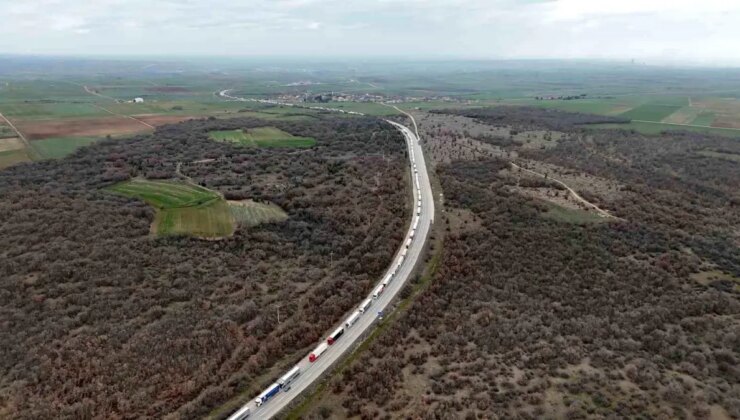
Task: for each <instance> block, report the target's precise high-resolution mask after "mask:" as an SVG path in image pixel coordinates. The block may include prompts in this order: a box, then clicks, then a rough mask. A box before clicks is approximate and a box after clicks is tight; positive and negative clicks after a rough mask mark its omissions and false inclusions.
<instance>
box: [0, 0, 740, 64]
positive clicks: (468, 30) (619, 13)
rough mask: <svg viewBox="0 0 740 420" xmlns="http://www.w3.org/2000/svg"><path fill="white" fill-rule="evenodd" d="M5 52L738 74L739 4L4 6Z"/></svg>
mask: <svg viewBox="0 0 740 420" xmlns="http://www.w3.org/2000/svg"><path fill="white" fill-rule="evenodd" d="M0 12H1V14H2V25H0V53H21V54H25V53H33V54H65V55H98V54H105V55H161V56H167V55H223V56H250V55H260V56H266V55H268V56H295V55H300V56H316V57H322V56H325V57H337V56H360V57H372V56H406V55H411V56H412V57H414V58H420V57H438V58H441V57H452V58H454V57H460V58H490V59H500V58H608V59H613V58H616V59H632V58H635V59H638V60H640V61H648V62H653V63H658V62H661V63H665V62H669V63H670V62H673V63H682V62H690V63H696V64H719V65H727V64H731V65H739V64H740V47H739V46H740V1H739V0H552V1H549V0H544V1H543V0H240V1H207V0H0Z"/></svg>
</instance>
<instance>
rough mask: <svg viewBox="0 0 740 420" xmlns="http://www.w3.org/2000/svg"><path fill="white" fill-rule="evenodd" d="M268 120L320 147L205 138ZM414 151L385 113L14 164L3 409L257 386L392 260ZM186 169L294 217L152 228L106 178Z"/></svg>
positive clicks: (186, 410) (189, 127) (1, 371)
mask: <svg viewBox="0 0 740 420" xmlns="http://www.w3.org/2000/svg"><path fill="white" fill-rule="evenodd" d="M266 125H270V126H274V127H276V128H279V129H280V130H283V131H285V132H287V133H290V134H292V135H295V136H299V137H310V138H313V139H316V144H315V145H314V146H313V147H311V148H305V149H289V148H264V149H263V148H239V147H235V146H234V145H231V144H228V143H219V142H215V141H213V140H211V139H210V138H209V135H208V133H209V132H212V131H217V130H248V129H251V128H256V127H263V126H266ZM404 154H405V147H404V140H403V137H402V136H401V134H400V133H399V132H398V131H397V130H396V129H394V128H393V127H391V126H390V125H388V124H386V123H383V122H381V121H379V120H376V119H371V118H344V119H342V118H333V117H329V116H324V117H318V118H313V119H311V120H307V121H292V122H287V121H271V122H270V123H269V124H266V123H265V122H264V121H261V120H257V119H253V118H238V119H231V120H217V119H213V118H210V119H206V120H192V121H188V122H184V123H180V124H176V125H169V126H163V127H160V128H158V129H157V130H156V132H155V133H154V134H152V135H147V136H137V137H135V138H132V139H127V140H115V141H113V140H108V141H101V142H98V143H96V144H94V145H91V146H90V147H86V148H83V149H80V150H78V151H77V152H75V153H73V154H72V155H70V156H69V157H67V158H64V159H61V160H57V161H43V162H35V163H31V164H22V165H17V166H14V167H12V168H9V169H6V170H4V171H1V172H0V197H2V200H0V244H1V245H0V320H2V321H0V354H2V357H1V358H0V417H2V418H27V419H39V418H75V419H77V418H107V419H115V418H163V417H165V416H169V418H197V417H202V416H203V415H204V414H206V413H208V412H209V411H210V410H211V409H213V408H214V407H216V406H220V405H221V404H223V403H224V402H225V401H227V400H229V399H231V398H233V397H234V396H236V395H237V394H240V393H244V396H245V397H246V398H250V397H253V395H254V394H256V393H257V392H259V391H258V390H260V389H261V388H262V387H263V386H264V385H265V382H267V381H271V380H273V379H274V378H272V377H269V373H270V372H271V368H273V367H276V368H277V369H279V368H281V367H282V364H284V363H290V362H291V361H292V360H295V359H296V358H297V357H300V356H302V355H303V352H304V351H307V349H308V347H310V346H311V345H313V344H314V343H315V342H316V341H317V340H318V339H319V338H320V337H321V335H322V334H323V333H324V332H325V331H326V330H327V329H328V328H329V327H330V326H331V325H332V324H333V323H334V322H336V321H337V319H339V318H340V317H341V316H342V315H343V314H344V313H345V312H346V311H347V310H349V309H350V307H351V306H352V305H353V304H355V303H356V302H357V301H359V300H360V298H361V297H362V296H364V295H365V294H366V293H367V292H368V291H369V288H370V287H371V285H372V284H373V283H374V282H375V280H376V279H377V277H378V276H379V275H380V273H381V272H382V271H383V270H384V268H385V267H386V266H387V265H388V264H389V263H390V261H391V258H392V256H393V253H394V252H395V250H396V248H397V246H398V245H399V244H400V242H401V240H402V237H403V232H405V228H404V226H405V223H406V222H407V214H408V210H407V209H406V206H405V203H406V201H407V200H406V194H407V191H408V189H407V188H408V186H407V180H406V177H405V174H406V172H405V171H406V169H405V168H406V165H407V163H406V158H405V156H404ZM180 177H187V178H188V179H189V180H190V182H193V183H196V184H198V185H201V186H203V187H206V188H208V189H209V190H213V191H217V192H218V193H219V194H221V195H223V196H224V197H225V198H226V199H229V200H249V201H246V202H248V203H263V202H264V203H274V205H276V206H278V207H279V209H282V210H283V211H284V212H285V213H286V215H287V218H286V217H284V216H281V217H277V218H275V220H274V221H273V222H268V223H262V224H259V225H257V226H255V225H254V224H251V223H244V224H242V225H241V226H240V227H239V228H237V230H236V231H235V232H234V234H233V235H232V236H230V237H228V238H225V239H222V240H210V241H207V240H199V239H195V238H191V237H186V236H177V235H175V236H167V237H154V236H152V235H151V234H150V231H149V229H150V225H151V222H152V220H153V218H154V216H155V211H154V209H153V208H152V207H150V206H149V205H147V204H146V203H144V202H143V201H141V200H139V199H136V198H127V197H122V196H120V195H117V194H114V193H111V192H110V191H108V189H107V188H108V187H110V186H112V185H116V184H117V183H119V182H122V181H126V180H129V179H133V178H137V179H148V180H175V179H178V178H180ZM270 205H273V204H270ZM278 314H279V315H278ZM278 316H279V317H280V318H279V320H278ZM264 374H267V375H266V376H261V375H264Z"/></svg>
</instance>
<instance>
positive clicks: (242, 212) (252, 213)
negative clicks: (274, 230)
mask: <svg viewBox="0 0 740 420" xmlns="http://www.w3.org/2000/svg"><path fill="white" fill-rule="evenodd" d="M229 207H230V209H231V214H232V215H233V216H234V219H235V220H236V222H237V223H239V224H240V225H244V226H257V225H259V224H262V223H270V222H280V221H283V220H285V219H287V218H288V215H287V214H286V213H285V212H284V211H283V209H281V208H280V207H278V206H276V205H274V204H265V203H257V202H255V201H252V200H244V201H231V202H229Z"/></svg>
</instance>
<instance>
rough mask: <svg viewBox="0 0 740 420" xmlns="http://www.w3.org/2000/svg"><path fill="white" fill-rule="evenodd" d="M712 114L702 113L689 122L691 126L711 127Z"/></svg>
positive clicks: (713, 116)
mask: <svg viewBox="0 0 740 420" xmlns="http://www.w3.org/2000/svg"><path fill="white" fill-rule="evenodd" d="M714 118H715V115H714V112H707V111H703V112H702V113H701V114H699V115H698V116H697V117H696V118H694V120H693V121H691V124H692V125H704V126H707V127H709V126H711V125H712V123H713V122H714Z"/></svg>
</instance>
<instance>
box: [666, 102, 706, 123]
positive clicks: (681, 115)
mask: <svg viewBox="0 0 740 420" xmlns="http://www.w3.org/2000/svg"><path fill="white" fill-rule="evenodd" d="M701 112H702V110H701V108H692V107H688V106H685V107H683V108H680V109H678V110H677V111H676V112H674V113H673V114H671V115H669V116H667V117H665V118H663V120H662V122H666V123H672V124H692V121H694V120H695V119H696V118H697V117H698V116H699V114H700V113H701Z"/></svg>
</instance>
